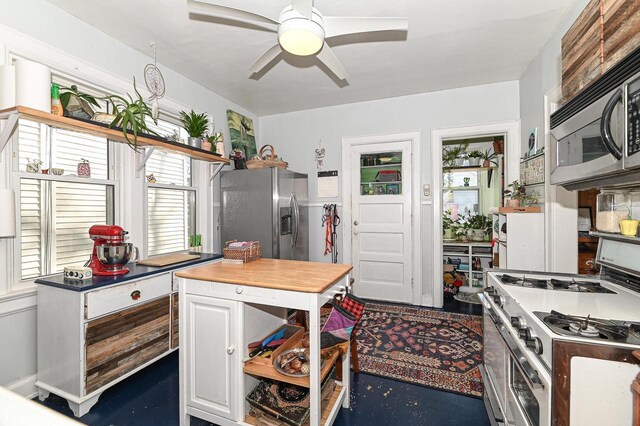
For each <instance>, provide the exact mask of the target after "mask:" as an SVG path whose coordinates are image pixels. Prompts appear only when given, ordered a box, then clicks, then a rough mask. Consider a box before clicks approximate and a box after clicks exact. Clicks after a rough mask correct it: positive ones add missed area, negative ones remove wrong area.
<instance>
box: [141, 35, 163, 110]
mask: <svg viewBox="0 0 640 426" xmlns="http://www.w3.org/2000/svg"><path fill="white" fill-rule="evenodd" d="M151 47H153V64H147V66H146V67H144V82H145V84H146V85H147V89H149V93H151V96H149V101H151V117H152V118H153V120H154V121H155V120H157V119H158V117H159V115H160V105H159V104H158V99H162V97H163V96H164V92H165V86H164V77H162V73H161V72H160V70H159V69H158V67H157V66H156V63H157V62H156V44H155V43H154V42H151Z"/></svg>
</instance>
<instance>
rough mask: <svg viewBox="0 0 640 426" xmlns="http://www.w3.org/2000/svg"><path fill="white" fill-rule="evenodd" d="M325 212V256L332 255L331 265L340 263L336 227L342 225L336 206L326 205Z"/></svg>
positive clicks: (323, 221)
mask: <svg viewBox="0 0 640 426" xmlns="http://www.w3.org/2000/svg"><path fill="white" fill-rule="evenodd" d="M323 210H324V214H323V215H322V226H323V227H324V228H325V236H324V255H325V256H326V255H328V254H331V263H338V247H337V246H336V239H337V237H338V233H337V231H336V227H337V226H338V225H340V216H338V206H336V205H335V204H325V205H324V206H323Z"/></svg>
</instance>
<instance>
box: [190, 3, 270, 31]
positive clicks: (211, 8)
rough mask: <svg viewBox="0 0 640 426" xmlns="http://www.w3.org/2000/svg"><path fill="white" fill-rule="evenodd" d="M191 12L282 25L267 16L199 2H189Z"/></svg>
mask: <svg viewBox="0 0 640 426" xmlns="http://www.w3.org/2000/svg"><path fill="white" fill-rule="evenodd" d="M187 5H188V6H189V11H190V12H193V13H199V14H202V15H206V16H215V17H225V18H236V19H242V20H247V21H256V22H262V23H265V24H273V25H279V24H280V23H279V22H278V21H276V20H274V19H271V18H269V17H267V16H262V15H258V14H257V13H253V12H247V11H246V10H242V9H236V8H234V7H229V6H222V5H219V4H213V3H208V2H205V1H199V0H187Z"/></svg>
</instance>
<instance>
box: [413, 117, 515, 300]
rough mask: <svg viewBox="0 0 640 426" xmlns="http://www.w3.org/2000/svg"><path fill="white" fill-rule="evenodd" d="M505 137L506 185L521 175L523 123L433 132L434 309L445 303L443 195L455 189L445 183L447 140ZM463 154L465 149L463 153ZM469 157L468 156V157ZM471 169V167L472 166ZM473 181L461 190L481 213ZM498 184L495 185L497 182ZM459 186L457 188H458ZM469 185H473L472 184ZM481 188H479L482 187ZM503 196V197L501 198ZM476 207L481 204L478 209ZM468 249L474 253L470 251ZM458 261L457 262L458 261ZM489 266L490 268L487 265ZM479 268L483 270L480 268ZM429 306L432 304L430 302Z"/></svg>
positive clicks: (461, 258) (470, 204)
mask: <svg viewBox="0 0 640 426" xmlns="http://www.w3.org/2000/svg"><path fill="white" fill-rule="evenodd" d="M497 135H501V136H502V137H503V141H504V148H503V159H504V161H503V164H504V182H512V181H513V180H515V179H517V178H518V175H519V155H520V124H519V122H507V123H495V124H487V125H481V126H469V127H459V128H451V129H437V130H433V131H432V133H431V160H432V163H431V165H432V193H433V197H432V202H433V230H432V232H433V245H432V253H433V258H432V259H433V275H432V288H431V292H430V293H431V296H432V297H431V298H428V297H427V295H425V298H424V300H425V302H431V303H430V304H431V305H432V306H434V307H438V308H440V307H442V306H443V304H444V285H443V271H444V267H445V265H443V257H444V256H443V254H444V251H443V211H444V204H445V201H446V200H444V199H443V195H446V192H447V190H451V188H444V183H443V171H446V169H447V168H450V165H445V166H443V147H446V144H447V141H449V142H451V141H459V140H464V139H477V140H482V139H478V138H487V140H489V139H490V138H492V137H494V136H497ZM462 151H463V152H464V151H465V150H462ZM467 157H468V155H467ZM461 167H469V163H468V162H466V163H462V164H461ZM469 169H471V167H469ZM497 174H498V173H496V172H495V171H494V172H493V174H492V180H493V181H494V182H495V181H496V180H497V179H499V177H498V176H496V175H497ZM465 177H467V178H470V179H469V182H470V181H471V179H472V178H473V176H466V175H465V176H462V177H461V179H462V182H463V183H462V188H461V191H460V195H461V196H469V197H471V198H469V197H467V199H464V197H463V199H461V200H462V201H465V202H466V204H467V206H466V208H467V209H469V210H472V209H475V210H478V211H479V210H480V209H481V208H482V207H481V206H480V204H481V203H480V200H479V199H478V203H474V202H473V201H474V199H472V198H473V194H472V192H473V191H471V190H466V191H465V188H464V182H465V181H464V178H465ZM483 178H484V179H485V180H487V181H488V174H487V176H485V177H480V176H479V177H478V180H477V182H481V179H483ZM494 184H495V183H494ZM454 186H455V185H454ZM469 186H471V185H470V184H469ZM478 186H479V185H478ZM443 191H444V192H443ZM498 197H499V195H498ZM474 204H478V206H475V205H474ZM466 250H472V249H470V248H467V249H466ZM471 253H472V252H471V251H469V252H467V253H464V254H465V255H466V257H467V260H468V262H467V264H468V268H469V270H470V271H473V267H472V262H473V261H474V260H473V256H472V255H471ZM463 257H465V256H460V262H461V263H462V261H463V260H464V259H463ZM477 257H478V258H485V257H486V258H487V259H489V258H490V256H488V257H487V255H486V254H485V253H481V252H480V251H479V252H478V256H477ZM457 260H458V259H457V258H456V262H457ZM484 266H486V265H484ZM479 267H482V265H480V266H479ZM469 274H471V275H472V274H473V272H468V273H467V276H468V275H469ZM479 277H481V274H477V277H476V278H479ZM473 283H474V280H473V279H471V280H468V282H467V284H473ZM475 284H476V285H478V286H479V285H481V283H480V281H479V280H478V279H476V280H475ZM426 304H428V303H426Z"/></svg>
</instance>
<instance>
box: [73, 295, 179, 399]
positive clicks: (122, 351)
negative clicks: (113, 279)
mask: <svg viewBox="0 0 640 426" xmlns="http://www.w3.org/2000/svg"><path fill="white" fill-rule="evenodd" d="M169 303H170V302H169V296H168V295H167V296H165V297H162V298H160V299H157V300H153V301H151V302H147V303H144V304H141V305H139V306H135V307H132V308H129V309H125V310H124V311H120V312H116V313H114V314H111V315H107V316H105V317H102V318H98V319H95V320H93V321H89V322H88V323H87V324H86V347H85V351H86V352H85V354H86V370H85V371H86V373H85V390H86V393H85V395H86V394H89V393H91V392H93V391H94V390H96V389H99V388H101V387H102V386H104V385H106V384H107V383H110V382H112V381H113V380H115V379H117V378H119V377H121V376H123V375H125V374H127V373H129V372H130V371H132V370H135V369H136V368H138V367H140V366H141V365H144V364H146V363H147V362H149V361H151V360H152V359H154V358H156V357H158V356H160V355H162V354H163V353H165V352H167V351H168V350H169V322H170V317H169Z"/></svg>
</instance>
